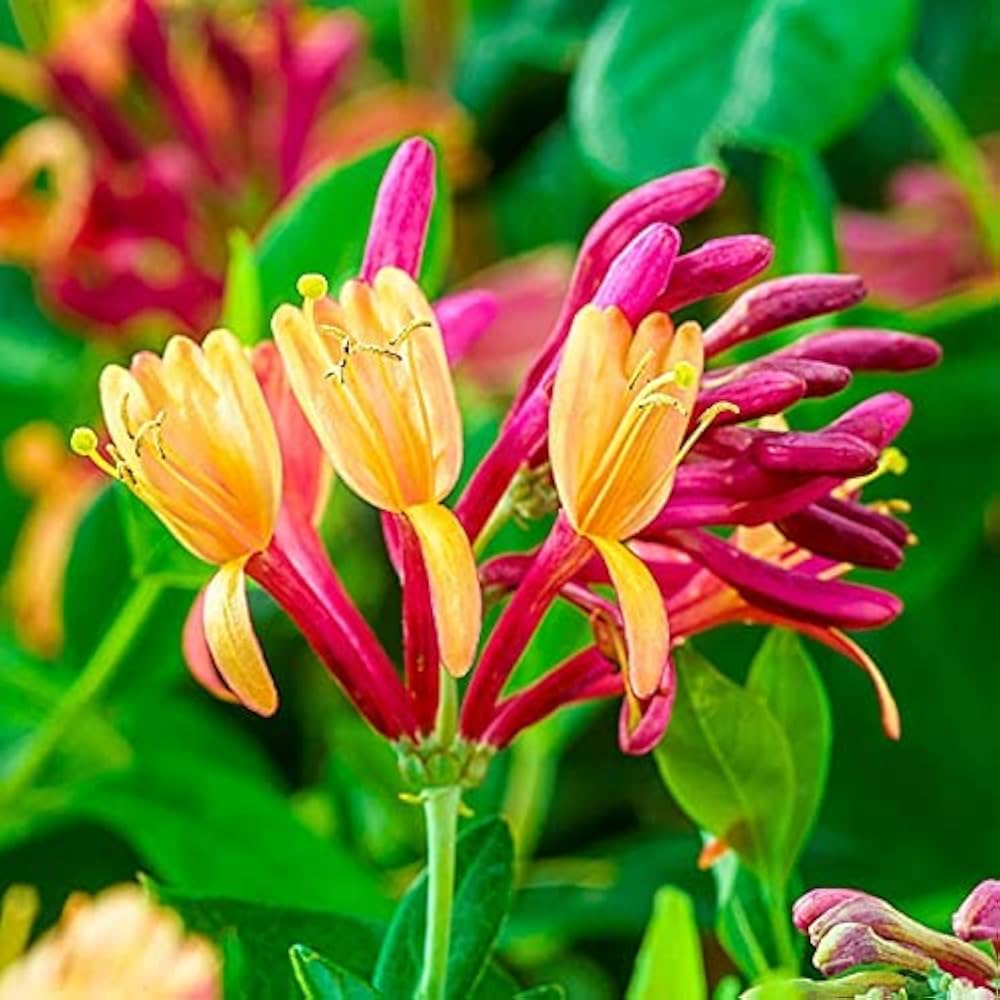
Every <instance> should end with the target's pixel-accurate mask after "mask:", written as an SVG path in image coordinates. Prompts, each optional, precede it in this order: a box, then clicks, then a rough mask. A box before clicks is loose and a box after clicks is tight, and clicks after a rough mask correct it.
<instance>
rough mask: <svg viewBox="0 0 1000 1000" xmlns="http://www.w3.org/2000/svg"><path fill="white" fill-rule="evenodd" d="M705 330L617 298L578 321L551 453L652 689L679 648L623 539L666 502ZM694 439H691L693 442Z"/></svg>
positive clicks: (634, 673) (641, 679)
mask: <svg viewBox="0 0 1000 1000" xmlns="http://www.w3.org/2000/svg"><path fill="white" fill-rule="evenodd" d="M701 368H702V347H701V330H700V329H699V327H698V326H697V324H695V323H685V324H684V325H683V326H681V327H680V329H678V330H677V331H675V330H674V328H673V324H672V323H671V322H670V319H669V317H667V316H666V315H665V314H663V313H652V314H650V315H649V316H647V317H646V319H644V320H643V321H642V323H641V324H640V325H639V328H638V330H637V331H636V332H635V334H634V336H633V332H632V328H631V326H630V324H629V322H628V320H627V319H626V318H625V316H624V315H623V314H622V312H621V311H620V310H618V309H616V308H614V307H612V308H609V309H606V310H600V309H598V308H596V307H594V306H587V307H585V308H584V309H583V310H581V311H580V312H579V313H578V314H577V316H576V319H575V320H574V321H573V327H572V329H571V331H570V335H569V339H568V340H567V342H566V348H565V351H564V353H563V357H562V362H561V364H560V366H559V372H558V374H557V375H556V380H555V387H554V390H553V394H552V408H551V411H550V415H549V455H550V458H551V462H552V473H553V476H554V478H555V484H556V489H557V490H558V493H559V499H560V501H561V503H562V506H563V508H564V509H565V511H566V517H567V520H568V521H569V523H570V524H571V525H572V527H573V529H574V530H575V531H576V532H578V533H579V534H580V535H583V536H584V537H585V538H587V539H588V540H589V541H591V542H592V543H593V545H594V546H595V547H596V548H597V550H598V551H599V552H600V554H601V557H602V558H603V559H604V562H605V564H606V565H607V568H608V572H609V573H610V575H611V580H612V583H613V584H614V587H615V590H616V592H617V593H618V597H619V600H620V602H621V607H622V614H623V616H624V619H625V632H626V640H627V643H628V660H629V680H630V683H631V686H632V689H633V690H634V692H635V693H636V694H637V695H639V696H640V697H648V696H649V695H651V694H652V693H653V692H654V691H655V690H656V688H657V686H658V684H659V682H660V677H661V675H662V673H663V669H664V665H665V663H666V660H667V653H668V651H669V649H670V636H669V631H668V623H667V616H666V612H665V609H664V605H663V600H662V598H661V597H660V593H659V591H658V590H657V588H656V581H655V580H654V579H653V576H652V574H651V573H650V572H649V570H648V569H646V567H645V566H644V565H643V564H642V562H641V560H640V559H639V558H638V557H637V556H635V555H634V554H633V553H632V552H631V551H630V550H629V549H628V548H626V546H625V545H623V544H622V542H623V541H624V540H626V539H628V538H631V537H632V536H634V535H635V534H637V533H638V532H639V531H640V530H641V529H642V528H644V527H645V526H646V525H647V524H648V523H649V521H651V520H652V519H653V517H654V516H655V515H656V514H657V513H658V511H659V510H660V509H661V508H662V507H663V505H664V503H665V502H666V500H667V497H668V496H669V494H670V489H671V486H672V483H673V478H674V472H675V470H676V468H677V465H678V463H679V462H680V460H681V459H682V458H683V454H684V451H683V450H682V442H683V440H684V434H685V430H686V428H687V426H688V423H689V420H690V418H691V412H692V407H693V405H694V401H695V397H696V396H697V393H698V379H699V377H700V375H701ZM692 443H693V438H692V439H689V442H688V447H690V445H691V444H692Z"/></svg>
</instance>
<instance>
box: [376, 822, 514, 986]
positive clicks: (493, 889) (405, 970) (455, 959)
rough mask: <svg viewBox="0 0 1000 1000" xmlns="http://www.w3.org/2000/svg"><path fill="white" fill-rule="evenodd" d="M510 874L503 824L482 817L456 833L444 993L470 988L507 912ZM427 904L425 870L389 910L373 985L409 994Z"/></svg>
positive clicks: (419, 953)
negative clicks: (391, 912) (446, 986)
mask: <svg viewBox="0 0 1000 1000" xmlns="http://www.w3.org/2000/svg"><path fill="white" fill-rule="evenodd" d="M513 874H514V846H513V844H512V842H511V838H510V833H509V832H508V830H507V826H506V824H505V823H504V822H503V820H500V819H486V820H483V821H481V822H479V823H476V824H475V825H473V826H470V827H468V828H467V829H466V830H465V831H464V832H463V833H462V835H461V836H460V837H459V838H458V846H457V851H456V879H455V902H454V910H453V914H452V936H451V950H450V952H449V956H448V989H447V995H448V997H449V998H452V997H453V998H455V1000H463V998H465V997H467V996H469V995H470V993H472V991H473V989H474V987H475V985H476V983H477V981H478V980H479V978H480V977H481V975H482V974H483V969H484V968H485V966H486V964H487V960H488V959H489V955H490V951H491V949H492V947H493V943H494V941H495V940H496V938H497V934H499V932H500V925H501V923H502V922H503V919H504V916H505V915H506V913H507V908H508V906H509V905H510V898H511V883H512V879H513ZM426 909H427V872H426V870H425V871H423V872H421V874H420V875H418V876H417V878H416V880H415V881H414V883H413V885H411V886H410V888H409V890H408V891H407V893H406V895H405V896H404V897H403V899H402V900H401V901H400V903H399V906H398V907H397V908H396V912H395V914H393V918H392V922H391V923H390V925H389V930H388V931H387V932H386V936H385V940H384V941H383V943H382V949H381V951H380V952H379V957H378V965H377V967H376V969H375V980H374V982H375V986H376V987H377V988H378V989H380V990H381V991H382V992H383V993H385V994H386V995H387V996H391V997H397V996H398V997H403V996H412V995H413V991H414V989H415V987H416V986H417V983H418V982H419V980H420V971H421V965H422V961H423V941H424V929H425V927H426Z"/></svg>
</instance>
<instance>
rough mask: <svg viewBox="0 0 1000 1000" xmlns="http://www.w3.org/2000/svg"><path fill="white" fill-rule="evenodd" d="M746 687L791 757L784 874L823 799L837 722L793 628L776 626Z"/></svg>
mask: <svg viewBox="0 0 1000 1000" xmlns="http://www.w3.org/2000/svg"><path fill="white" fill-rule="evenodd" d="M747 690H748V691H751V692H754V693H756V694H758V695H760V697H761V698H763V699H764V701H765V702H766V703H767V707H768V708H769V709H770V710H771V714H772V715H773V716H774V718H775V720H776V721H777V722H778V724H779V725H780V726H781V728H782V729H783V730H784V733H785V739H786V740H787V741H788V746H789V749H790V750H791V759H792V802H791V814H790V818H789V823H788V830H787V833H786V839H785V845H784V872H785V876H786V878H787V876H788V875H789V874H790V873H791V871H792V869H793V868H794V867H795V862H796V860H797V859H798V856H799V852H800V851H801V850H802V847H803V845H804V844H805V842H806V837H808V835H809V831H810V830H811V829H812V825H813V822H814V821H815V819H816V814H817V813H818V812H819V807H820V803H821V802H822V800H823V790H824V788H825V787H826V776H827V772H828V770H829V767H830V750H831V747H832V745H833V726H832V723H831V720H830V706H829V704H828V702H827V698H826V691H825V689H824V688H823V681H822V680H821V678H820V676H819V671H817V669H816V667H815V665H814V664H813V662H812V660H811V659H810V658H809V656H808V655H807V653H806V651H805V649H804V648H803V646H802V643H801V641H800V640H799V638H798V636H796V635H795V633H794V632H789V631H787V630H782V629H772V630H771V631H770V632H769V633H768V635H767V637H766V638H765V639H764V641H763V643H761V647H760V649H759V650H758V652H757V655H756V656H755V657H754V660H753V663H752V664H751V665H750V675H749V677H748V678H747Z"/></svg>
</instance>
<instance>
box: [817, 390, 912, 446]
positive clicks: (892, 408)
mask: <svg viewBox="0 0 1000 1000" xmlns="http://www.w3.org/2000/svg"><path fill="white" fill-rule="evenodd" d="M912 412H913V404H912V403H911V402H910V401H909V400H908V399H907V398H906V397H905V396H901V395H900V394H899V393H898V392H880V393H879V394H878V395H877V396H872V397H870V398H869V399H866V400H864V401H863V402H861V403H858V405H857V406H853V407H851V409H849V410H848V411H847V412H846V413H844V414H841V416H839V417H838V418H837V419H836V420H835V421H834V422H833V423H832V424H830V427H829V429H830V430H831V431H844V432H845V433H847V434H855V435H857V436H858V437H861V438H864V439H865V440H866V441H870V442H871V443H872V444H874V445H875V446H876V447H878V448H884V447H885V446H886V445H887V444H889V442H891V441H892V440H893V438H895V437H896V435H897V434H899V432H900V431H901V430H902V429H903V428H904V427H905V426H906V424H907V422H908V421H909V419H910V414H911V413H912Z"/></svg>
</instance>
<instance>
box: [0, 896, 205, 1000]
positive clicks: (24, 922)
mask: <svg viewBox="0 0 1000 1000" xmlns="http://www.w3.org/2000/svg"><path fill="white" fill-rule="evenodd" d="M3 902H4V927H3V930H4V931H5V932H7V934H8V935H11V936H8V937H5V940H4V944H5V945H9V944H12V943H13V937H12V935H14V934H17V935H18V936H19V937H20V938H21V941H22V943H23V941H25V940H27V936H28V934H29V932H30V925H31V922H32V921H33V920H34V916H35V911H36V909H37V896H36V895H35V894H34V892H33V891H32V890H30V889H29V888H28V887H27V886H11V888H10V889H8V890H7V893H6V894H5V896H4V901H3ZM12 917H13V919H12ZM7 957H8V958H9V959H13V961H12V963H11V964H10V965H9V966H7V968H5V969H4V970H3V971H2V972H0V1000H24V998H25V997H39V998H41V997H64V998H66V1000H71V998H74V997H78V998H81V1000H83V998H87V997H110V996H136V997H138V996H142V997H149V998H150V1000H219V998H220V997H221V996H222V975H221V968H220V965H221V963H220V961H219V956H218V955H217V954H216V951H215V948H214V946H213V945H212V944H210V943H209V942H208V941H207V940H206V939H205V938H202V937H199V936H197V935H194V934H187V933H186V932H185V930H184V927H183V925H182V924H181V921H180V918H179V917H178V916H177V915H176V914H175V913H173V912H172V911H171V910H167V909H165V908H163V907H161V906H157V905H156V904H155V903H153V902H151V901H150V900H149V899H148V898H147V897H146V894H145V893H144V892H143V891H142V889H140V888H139V886H137V885H130V884H124V885H117V886H114V887H112V888H110V889H105V890H104V891H103V892H102V893H100V894H99V895H98V896H95V897H93V898H91V897H89V896H87V895H85V894H84V893H74V894H73V895H72V896H70V898H69V899H68V900H67V901H66V906H65V907H64V909H63V913H62V917H61V919H60V921H59V923H58V924H57V925H56V926H55V927H54V928H52V930H50V931H47V932H46V933H45V934H44V935H43V936H42V937H40V938H39V939H38V940H37V941H36V942H35V943H34V944H33V945H32V946H31V948H30V949H29V950H28V951H27V952H25V953H24V954H23V955H20V956H19V957H18V956H17V955H16V952H15V954H13V955H11V954H8V955H7Z"/></svg>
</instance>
